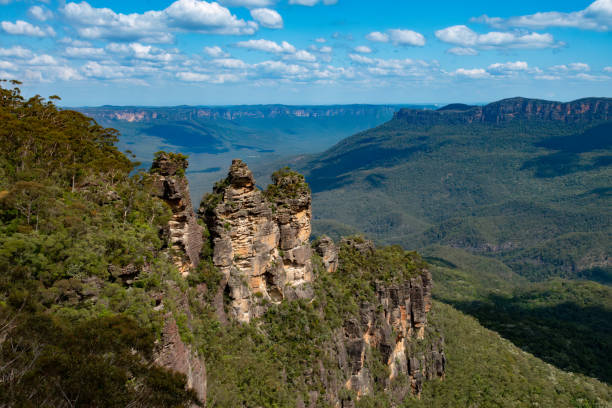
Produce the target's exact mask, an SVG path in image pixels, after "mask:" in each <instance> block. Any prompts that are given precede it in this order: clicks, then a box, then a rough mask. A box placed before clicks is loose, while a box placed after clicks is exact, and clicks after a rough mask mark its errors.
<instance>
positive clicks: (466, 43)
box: [435, 25, 564, 49]
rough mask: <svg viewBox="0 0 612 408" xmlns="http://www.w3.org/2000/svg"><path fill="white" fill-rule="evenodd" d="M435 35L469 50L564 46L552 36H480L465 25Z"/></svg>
mask: <svg viewBox="0 0 612 408" xmlns="http://www.w3.org/2000/svg"><path fill="white" fill-rule="evenodd" d="M435 34H436V37H437V38H438V39H439V40H440V41H443V42H445V43H448V44H454V45H459V46H461V47H469V48H472V47H477V48H483V49H492V48H555V47H559V46H562V45H564V44H563V43H559V42H555V40H554V38H553V36H552V35H550V34H539V33H514V32H499V31H492V32H489V33H486V34H478V33H476V32H475V31H473V30H472V29H470V28H469V27H467V26H465V25H456V26H451V27H447V28H444V29H442V30H438V31H436V32H435Z"/></svg>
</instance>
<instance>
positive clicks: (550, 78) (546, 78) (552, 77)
mask: <svg viewBox="0 0 612 408" xmlns="http://www.w3.org/2000/svg"><path fill="white" fill-rule="evenodd" d="M535 79H542V80H544V81H558V80H559V79H561V77H560V76H557V75H536V76H535Z"/></svg>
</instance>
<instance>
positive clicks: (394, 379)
mask: <svg viewBox="0 0 612 408" xmlns="http://www.w3.org/2000/svg"><path fill="white" fill-rule="evenodd" d="M162 162H163V160H162ZM183 168H184V167H183ZM170 173H172V171H168V170H165V171H164V173H163V174H170ZM158 177H159V176H158ZM162 177H165V178H164V179H163V182H164V183H168V184H169V187H167V188H166V190H165V191H167V193H164V194H163V195H160V197H162V198H164V200H167V201H166V202H169V204H170V206H171V208H172V209H173V211H176V210H178V213H179V215H180V216H183V213H182V211H183V208H184V206H180V205H176V204H175V203H176V201H172V198H171V197H174V193H173V192H174V191H176V190H173V189H172V186H173V185H174V184H172V183H173V179H170V180H169V179H168V176H162ZM272 181H273V183H272V184H271V185H270V186H268V187H267V188H266V189H265V190H260V189H259V188H258V187H257V186H256V183H255V179H254V177H253V174H252V173H251V171H250V170H249V168H248V167H247V165H246V164H245V163H243V162H242V161H240V160H234V161H233V162H232V165H231V167H230V169H229V172H228V175H227V177H226V178H225V179H223V180H221V181H220V182H218V183H216V185H215V186H214V188H213V192H212V193H210V194H207V195H205V196H204V197H203V199H202V203H201V205H200V208H199V210H198V214H199V216H200V217H201V218H202V220H203V221H204V222H205V224H206V228H207V229H208V232H209V240H210V241H209V243H210V248H211V249H212V251H211V255H210V259H206V260H201V262H207V263H210V264H212V266H213V267H214V268H215V269H216V271H218V273H219V275H220V282H219V283H218V286H217V287H208V288H207V289H206V290H209V291H211V293H210V296H209V297H208V299H211V298H212V297H213V296H212V295H214V294H215V293H216V296H215V299H216V300H213V307H214V308H216V309H219V308H221V309H222V310H225V311H227V312H228V315H229V316H228V317H229V318H230V319H234V320H236V321H239V322H241V323H244V324H249V323H250V322H252V321H253V320H254V319H258V318H261V319H258V320H257V325H258V330H260V332H261V333H262V334H264V335H265V333H268V330H277V329H278V328H277V329H274V326H275V325H277V324H278V325H281V326H282V325H283V324H285V323H284V322H282V321H270V320H269V319H271V318H272V317H271V316H270V315H269V314H267V313H266V312H267V311H268V310H270V309H271V308H276V309H275V310H276V311H278V310H285V313H287V309H283V306H288V303H287V302H291V301H296V302H295V303H294V305H296V306H295V307H297V310H303V308H308V307H311V308H314V310H315V311H316V312H315V313H316V314H317V315H320V316H321V318H324V316H325V315H326V313H329V311H328V310H327V308H331V310H347V311H348V310H350V312H349V313H346V312H343V313H342V314H335V315H334V316H332V321H333V323H332V321H329V322H328V321H325V322H321V323H320V324H322V325H323V326H322V327H319V328H317V329H316V330H318V331H319V332H321V330H323V332H324V333H326V334H325V335H323V336H321V337H319V338H313V339H311V340H308V341H312V342H313V346H314V347H316V348H317V349H319V350H320V351H321V354H320V355H318V354H317V353H315V354H313V355H310V354H309V355H303V356H301V357H300V361H299V362H295V363H296V364H297V365H298V366H299V367H301V368H300V369H299V370H298V371H296V367H291V370H292V371H294V372H303V374H299V375H298V376H297V377H293V380H292V381H293V382H295V384H301V385H299V386H298V388H299V389H300V390H301V391H300V392H301V394H299V395H302V396H300V397H298V398H297V399H296V406H318V405H316V404H318V403H321V402H324V406H328V405H329V406H338V407H354V406H355V403H356V401H357V400H359V399H360V398H362V397H365V396H376V395H380V393H384V394H385V395H388V396H389V398H390V400H392V401H394V403H398V404H399V403H401V402H402V401H404V400H405V399H406V398H409V397H410V396H414V395H415V396H419V395H420V393H421V391H422V388H423V384H424V382H425V381H426V380H431V379H435V378H443V377H444V372H445V365H446V357H445V354H444V349H443V347H444V341H443V338H442V336H441V335H440V334H439V333H437V332H436V331H435V329H434V328H432V327H430V326H429V325H428V322H427V314H428V312H429V310H430V308H431V288H432V279H431V275H430V273H429V271H428V270H427V268H426V265H425V264H424V263H423V262H422V260H421V259H420V257H418V255H416V254H411V253H407V252H406V251H404V250H403V249H401V248H399V247H388V248H382V249H379V248H376V247H375V245H374V244H373V243H372V242H371V241H368V240H365V239H363V238H361V237H349V238H344V239H343V240H342V241H341V242H340V243H339V244H336V243H335V242H334V241H333V240H332V239H331V238H329V237H327V236H321V237H319V238H318V239H317V240H316V241H315V242H314V243H312V245H311V243H310V242H309V239H310V233H311V224H310V223H311V217H312V210H311V194H310V190H309V188H308V185H307V184H306V182H305V180H304V177H303V176H301V175H300V174H298V173H295V172H293V171H291V170H289V169H281V170H279V171H277V172H275V173H274V174H273V175H272ZM164 185H165V184H164ZM182 191H185V190H182ZM173 204H174V206H173ZM185 219H187V218H185ZM173 220H174V218H173ZM182 225H183V226H185V225H187V226H188V225H189V221H186V222H185V224H182ZM185 228H188V227H185ZM181 231H184V229H181ZM200 235H201V232H200ZM175 236H176V235H174V236H173V235H170V239H173V238H172V237H175ZM179 237H180V238H182V237H187V238H188V237H189V235H188V234H182V235H179ZM173 242H180V243H183V242H184V244H178V245H177V248H178V249H182V250H183V251H185V254H186V256H187V257H188V255H189V254H188V252H187V250H188V249H189V248H192V247H191V246H190V245H191V243H190V241H189V240H186V241H173ZM315 258H316V260H315ZM193 264H196V265H197V261H196V262H193ZM202 265H204V263H203V264H202ZM326 279H328V281H327V282H328V283H329V279H331V280H332V281H333V282H335V283H334V284H332V287H335V288H336V289H334V290H339V292H333V291H330V290H332V289H330V288H327V287H325V285H326V283H325V282H326ZM338 288H340V289H338ZM350 288H355V289H350ZM353 290H355V292H353ZM175 303H177V307H179V309H180V310H181V311H182V313H183V314H184V315H186V316H188V323H187V324H189V320H190V319H192V318H195V319H198V317H197V316H193V315H192V313H191V311H190V306H189V304H188V302H186V301H179V302H176V299H175ZM307 305H312V306H307ZM349 305H350V306H349ZM291 307H293V306H291ZM293 310H295V309H293ZM223 313H225V312H223ZM274 313H276V312H274V311H272V316H274V315H275V314H274ZM296 313H298V312H297V311H296ZM190 316H191V317H190ZM300 316H302V317H300ZM303 317H304V315H300V314H299V313H298V314H297V315H295V319H301V318H303ZM224 318H225V317H224ZM285 318H286V319H289V320H292V319H293V318H292V317H285ZM306 321H307V320H306ZM306 321H305V322H306ZM266 322H272V325H271V326H270V327H268V326H267V324H266ZM289 323H290V322H289ZM290 324H291V323H290ZM304 324H306V326H305V327H300V328H298V329H297V330H306V331H308V330H312V328H309V327H308V325H309V324H310V323H304ZM279 327H280V326H279ZM276 335H278V332H277V333H276ZM306 338H308V337H306ZM279 347H287V344H283V345H280V344H279ZM322 355H325V356H326V357H325V358H322V357H321V356H322ZM157 361H158V363H160V364H163V365H164V366H165V367H168V368H172V369H174V370H177V371H179V372H182V373H184V374H185V375H187V379H188V384H189V385H190V386H191V387H193V388H194V389H195V390H196V391H198V395H199V396H201V395H204V394H205V393H206V392H207V389H206V372H205V370H204V362H203V361H201V359H199V357H198V354H197V352H195V351H194V350H193V349H192V348H191V345H188V344H185V343H183V341H182V340H181V338H180V336H179V335H178V330H177V325H176V320H175V318H173V317H172V316H171V315H167V316H166V321H165V325H164V328H163V332H162V343H161V345H160V352H159V357H158V359H157ZM283 367H284V369H288V368H289V367H285V366H283ZM217 370H219V368H218V367H217ZM216 375H217V376H218V375H220V373H219V372H217V373H216ZM295 384H293V385H289V384H288V383H287V384H285V385H284V386H286V387H289V388H291V387H294V386H296V385H295ZM317 384H318V385H317ZM319 386H322V388H318V387H319ZM291 389H292V388H291ZM322 390H323V391H322ZM208 392H209V393H210V392H212V393H214V392H215V389H214V388H213V389H212V391H211V390H208ZM304 393H305V394H304ZM304 395H305V396H306V397H304ZM317 401H319V402H317Z"/></svg>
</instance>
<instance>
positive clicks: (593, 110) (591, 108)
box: [393, 97, 612, 124]
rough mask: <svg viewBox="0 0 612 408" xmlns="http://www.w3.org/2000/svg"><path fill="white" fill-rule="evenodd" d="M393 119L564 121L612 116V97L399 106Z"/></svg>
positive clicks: (417, 122)
mask: <svg viewBox="0 0 612 408" xmlns="http://www.w3.org/2000/svg"><path fill="white" fill-rule="evenodd" d="M393 118H394V119H399V120H404V121H406V122H407V123H414V124H432V123H434V121H435V120H440V119H442V118H444V120H445V121H446V122H447V123H473V122H482V123H495V124H499V123H503V122H508V121H512V120H516V119H522V120H533V119H543V120H555V121H564V122H566V123H575V122H582V121H585V120H587V121H588V120H609V119H610V118H612V98H605V97H601V98H599V97H587V98H581V99H576V100H574V101H571V102H556V101H548V100H544V99H532V98H524V97H513V98H506V99H502V100H499V101H495V102H491V103H489V104H487V105H484V106H475V105H474V106H471V105H463V104H450V105H446V106H443V107H442V108H440V109H437V110H435V111H430V110H416V109H405V108H402V109H400V110H399V111H398V112H396V113H395V115H394V117H393Z"/></svg>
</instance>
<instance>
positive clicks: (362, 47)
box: [355, 45, 372, 54]
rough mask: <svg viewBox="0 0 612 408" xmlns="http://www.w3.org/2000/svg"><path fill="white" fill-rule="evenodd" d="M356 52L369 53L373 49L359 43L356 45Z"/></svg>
mask: <svg viewBox="0 0 612 408" xmlns="http://www.w3.org/2000/svg"><path fill="white" fill-rule="evenodd" d="M355 52H359V53H361V54H369V53H371V52H372V49H371V48H370V47H368V46H367V45H359V46H357V47H355Z"/></svg>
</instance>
